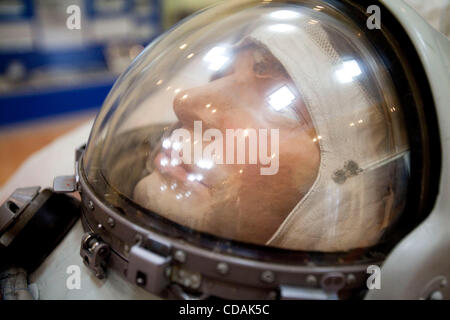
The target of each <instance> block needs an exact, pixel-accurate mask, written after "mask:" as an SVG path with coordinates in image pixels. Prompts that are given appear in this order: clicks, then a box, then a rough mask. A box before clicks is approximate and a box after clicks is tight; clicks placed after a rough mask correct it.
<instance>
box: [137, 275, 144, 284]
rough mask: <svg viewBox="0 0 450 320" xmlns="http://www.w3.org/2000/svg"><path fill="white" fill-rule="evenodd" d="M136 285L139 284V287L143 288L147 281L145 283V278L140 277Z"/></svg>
mask: <svg viewBox="0 0 450 320" xmlns="http://www.w3.org/2000/svg"><path fill="white" fill-rule="evenodd" d="M136 283H137V284H138V285H140V286H142V285H144V283H145V281H144V279H143V278H141V277H138V278H136Z"/></svg>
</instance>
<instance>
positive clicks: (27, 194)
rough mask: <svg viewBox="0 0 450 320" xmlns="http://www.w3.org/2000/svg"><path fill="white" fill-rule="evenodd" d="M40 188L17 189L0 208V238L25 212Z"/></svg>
mask: <svg viewBox="0 0 450 320" xmlns="http://www.w3.org/2000/svg"><path fill="white" fill-rule="evenodd" d="M40 189H41V187H29V188H19V189H16V191H14V192H13V194H12V195H11V196H10V197H9V198H8V199H7V200H6V201H5V202H4V203H3V204H2V206H1V207H0V236H2V235H3V233H5V231H6V230H7V229H8V228H9V227H10V226H11V225H12V223H13V222H14V221H15V220H16V219H17V218H18V217H19V216H20V215H21V214H22V212H24V211H25V209H26V208H27V207H28V205H29V204H30V203H31V201H33V199H34V198H35V197H36V196H37V195H38V193H39V190H40Z"/></svg>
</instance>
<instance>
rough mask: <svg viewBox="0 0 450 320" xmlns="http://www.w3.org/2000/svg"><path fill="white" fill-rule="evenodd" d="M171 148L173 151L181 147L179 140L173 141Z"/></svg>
mask: <svg viewBox="0 0 450 320" xmlns="http://www.w3.org/2000/svg"><path fill="white" fill-rule="evenodd" d="M172 149H173V150H175V151H179V150H180V149H181V143H179V142H174V143H173V144H172Z"/></svg>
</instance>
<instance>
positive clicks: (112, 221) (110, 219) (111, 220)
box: [107, 217, 116, 228]
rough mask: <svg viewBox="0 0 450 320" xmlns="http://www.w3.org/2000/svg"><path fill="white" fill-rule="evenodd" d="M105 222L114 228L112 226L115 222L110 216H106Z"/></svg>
mask: <svg viewBox="0 0 450 320" xmlns="http://www.w3.org/2000/svg"><path fill="white" fill-rule="evenodd" d="M107 223H108V226H110V228H114V226H115V225H116V222H115V221H114V219H113V218H111V217H109V218H108V221H107Z"/></svg>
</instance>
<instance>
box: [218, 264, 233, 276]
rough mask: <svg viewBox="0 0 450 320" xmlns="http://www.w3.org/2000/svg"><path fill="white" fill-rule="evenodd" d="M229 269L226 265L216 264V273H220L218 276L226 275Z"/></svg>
mask: <svg viewBox="0 0 450 320" xmlns="http://www.w3.org/2000/svg"><path fill="white" fill-rule="evenodd" d="M229 269H230V268H229V267H228V264H226V263H225V262H219V263H218V264H217V271H218V272H219V273H220V274H227V273H228V271H229Z"/></svg>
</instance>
